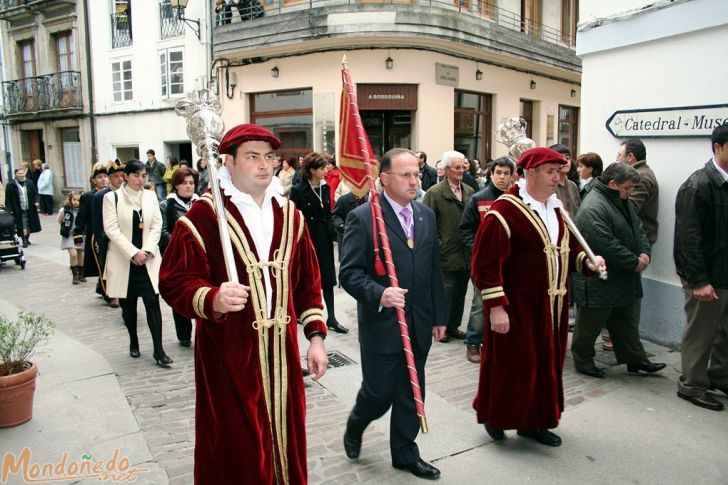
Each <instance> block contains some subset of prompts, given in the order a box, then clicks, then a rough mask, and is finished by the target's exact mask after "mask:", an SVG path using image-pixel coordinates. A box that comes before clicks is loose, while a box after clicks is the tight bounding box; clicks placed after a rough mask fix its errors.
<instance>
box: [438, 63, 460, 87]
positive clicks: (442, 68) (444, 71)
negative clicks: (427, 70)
mask: <svg viewBox="0 0 728 485" xmlns="http://www.w3.org/2000/svg"><path fill="white" fill-rule="evenodd" d="M435 82H436V83H437V84H444V85H445V86H455V87H458V83H459V82H460V68H459V67H458V66H451V65H449V64H441V63H439V62H436V63H435Z"/></svg>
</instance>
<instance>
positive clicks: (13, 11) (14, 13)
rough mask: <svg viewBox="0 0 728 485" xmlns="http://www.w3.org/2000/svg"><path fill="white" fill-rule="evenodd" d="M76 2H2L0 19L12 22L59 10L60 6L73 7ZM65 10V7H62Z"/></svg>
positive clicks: (24, 0) (10, 0)
mask: <svg viewBox="0 0 728 485" xmlns="http://www.w3.org/2000/svg"><path fill="white" fill-rule="evenodd" d="M75 1H76V0H64V2H56V1H55V0H0V19H4V20H11V19H15V18H19V17H22V16H27V15H29V14H30V15H32V14H34V13H37V12H43V11H45V10H46V9H54V10H57V8H58V7H59V4H62V3H64V4H67V6H70V7H73V5H74V3H75ZM61 8H63V7H61Z"/></svg>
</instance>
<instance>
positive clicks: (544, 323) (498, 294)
mask: <svg viewBox="0 0 728 485" xmlns="http://www.w3.org/2000/svg"><path fill="white" fill-rule="evenodd" d="M565 163H566V161H565V160H564V157H563V156H562V155H561V154H559V153H558V152H556V151H554V150H551V149H549V148H534V149H531V150H528V151H526V152H524V153H523V154H522V155H521V158H520V159H519V161H518V164H519V166H521V167H523V169H524V172H525V174H526V179H525V180H521V181H519V182H518V184H517V185H514V186H513V187H512V188H511V189H510V190H508V191H507V192H506V193H505V194H504V195H502V196H501V197H500V198H499V199H498V200H496V201H495V202H494V203H493V205H491V207H490V211H488V213H487V214H486V216H485V219H484V220H483V222H482V223H481V225H480V227H479V229H478V233H477V235H476V238H475V245H474V248H473V249H474V252H473V265H472V276H473V280H474V281H475V285H476V286H477V287H478V288H480V289H481V295H482V297H483V306H484V311H485V316H486V322H487V323H488V325H487V326H486V329H485V330H486V331H485V334H484V339H483V355H482V360H481V365H480V382H479V384H478V393H477V395H476V397H475V401H474V403H473V407H474V408H475V410H476V411H477V418H478V422H479V423H484V424H485V429H486V431H487V432H488V434H489V435H490V436H491V437H492V438H493V439H494V440H496V441H499V440H502V439H503V438H504V437H505V433H504V431H503V430H506V429H517V430H518V434H519V435H520V436H524V437H527V438H532V439H534V440H536V441H538V442H539V443H542V444H545V445H548V446H559V445H560V444H561V438H560V437H559V436H557V435H556V434H554V433H552V432H551V431H549V429H550V428H555V427H556V426H558V424H559V418H560V417H561V413H562V412H563V410H564V392H563V385H562V380H561V372H562V368H563V364H564V357H565V355H566V340H567V335H568V323H569V322H568V319H569V314H568V308H569V298H568V291H567V288H568V277H569V274H570V273H571V272H572V271H580V272H581V271H586V270H587V268H586V267H588V268H589V269H590V270H594V269H595V266H594V265H593V264H592V263H591V262H590V261H587V260H586V254H585V253H584V251H583V249H582V248H581V246H580V245H579V243H578V242H577V241H576V239H575V238H574V236H573V235H572V234H571V233H570V232H569V230H568V229H567V227H566V224H565V223H564V219H563V216H562V212H561V211H562V209H561V204H560V203H559V202H558V200H557V199H556V195H555V193H556V187H557V185H558V182H559V170H560V167H561V165H563V164H565ZM584 263H586V265H585V264H584ZM597 263H598V265H599V266H603V265H604V260H603V259H602V258H601V257H597Z"/></svg>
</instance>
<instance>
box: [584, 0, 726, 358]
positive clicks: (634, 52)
mask: <svg viewBox="0 0 728 485" xmlns="http://www.w3.org/2000/svg"><path fill="white" fill-rule="evenodd" d="M605 3H608V2H599V1H597V2H590V1H587V2H583V4H584V7H588V6H590V5H591V4H594V5H596V6H598V7H599V8H597V9H596V10H594V11H595V12H603V11H604V10H603V8H602V7H603V4H605ZM615 3H616V2H615ZM622 3H624V2H622ZM637 3H639V2H637ZM585 10H586V8H585ZM582 13H583V15H582V19H584V18H585V17H586V16H588V15H590V13H589V10H587V11H586V12H582ZM676 34H677V35H676ZM615 45H616V46H617V47H615ZM726 45H728V3H726V2H724V1H721V0H693V1H690V2H683V3H679V4H676V5H674V6H670V7H668V8H665V9H662V10H658V11H654V12H647V13H643V14H639V15H637V16H634V17H631V18H629V19H626V20H621V21H616V22H611V23H606V24H604V25H603V26H601V27H597V28H594V29H589V30H586V31H582V32H579V37H578V39H577V53H578V54H579V55H580V57H581V58H582V63H583V64H582V68H583V72H582V110H581V115H582V117H581V136H580V139H581V142H580V146H581V152H587V151H593V152H596V153H599V154H600V155H601V157H602V159H603V160H604V162H605V164H609V163H611V162H613V161H614V160H615V158H616V153H617V149H618V148H619V145H620V143H621V141H622V139H619V138H615V137H613V136H612V135H611V134H610V133H609V132H608V131H607V129H606V127H605V123H606V121H607V120H608V119H609V117H610V116H611V115H612V114H613V113H614V112H615V111H617V110H625V109H648V108H667V107H679V106H695V105H711V104H724V103H726V102H728V91H727V90H726V81H728V65H726V64H725V63H724V62H722V61H721V59H723V58H724V57H725V46H726ZM643 142H644V143H645V146H646V148H647V162H648V164H649V165H650V167H652V169H653V170H654V172H655V175H656V176H657V180H658V182H659V186H660V202H659V222H660V230H659V235H658V240H657V243H656V244H655V246H654V248H653V255H652V264H651V265H650V267H649V268H648V269H647V271H646V272H645V277H644V278H643V285H644V287H645V292H646V294H645V298H644V300H643V311H642V330H643V333H644V334H645V335H646V336H648V337H651V338H653V339H654V340H657V341H661V342H665V343H673V344H676V343H678V342H679V341H680V331H681V328H682V325H683V323H684V313H683V310H682V303H683V296H682V291H681V288H680V286H679V284H680V283H679V280H678V278H677V276H676V274H675V266H674V263H673V259H672V250H673V231H674V225H675V214H674V204H675V197H676V194H677V190H678V188H679V187H680V185H681V184H682V183H683V182H684V181H685V179H686V178H687V177H688V175H689V174H691V173H692V172H694V171H695V170H697V169H698V168H700V167H702V166H703V165H704V164H705V162H706V161H707V160H708V159H709V158H710V157H711V156H712V153H711V147H710V138H709V137H704V138H652V139H650V138H643Z"/></svg>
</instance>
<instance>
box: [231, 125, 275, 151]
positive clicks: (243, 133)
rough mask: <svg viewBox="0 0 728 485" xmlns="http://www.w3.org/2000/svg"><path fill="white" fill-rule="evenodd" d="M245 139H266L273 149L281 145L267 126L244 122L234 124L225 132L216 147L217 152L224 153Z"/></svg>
mask: <svg viewBox="0 0 728 485" xmlns="http://www.w3.org/2000/svg"><path fill="white" fill-rule="evenodd" d="M246 141H267V142H268V143H270V146H271V147H272V148H273V150H278V148H280V146H281V141H280V140H279V139H278V138H277V137H276V136H275V135H274V134H273V133H271V132H270V131H269V130H268V129H267V128H263V127H262V126H260V125H253V124H245V125H238V126H235V127H233V128H231V129H229V130H228V132H227V133H225V136H223V137H222V141H221V142H220V146H219V147H218V153H226V152H227V150H228V148H230V147H231V146H233V145H240V144H241V143H245V142H246Z"/></svg>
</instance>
